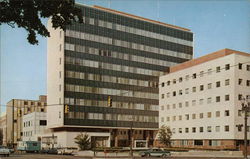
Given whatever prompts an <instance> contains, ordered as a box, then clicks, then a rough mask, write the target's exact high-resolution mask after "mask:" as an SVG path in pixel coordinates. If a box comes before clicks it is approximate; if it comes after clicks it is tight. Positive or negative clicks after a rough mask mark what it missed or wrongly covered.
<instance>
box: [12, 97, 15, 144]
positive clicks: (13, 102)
mask: <svg viewBox="0 0 250 159" xmlns="http://www.w3.org/2000/svg"><path fill="white" fill-rule="evenodd" d="M14 104H15V101H14V99H13V100H12V148H13V149H14V128H15V127H14V119H15V117H14Z"/></svg>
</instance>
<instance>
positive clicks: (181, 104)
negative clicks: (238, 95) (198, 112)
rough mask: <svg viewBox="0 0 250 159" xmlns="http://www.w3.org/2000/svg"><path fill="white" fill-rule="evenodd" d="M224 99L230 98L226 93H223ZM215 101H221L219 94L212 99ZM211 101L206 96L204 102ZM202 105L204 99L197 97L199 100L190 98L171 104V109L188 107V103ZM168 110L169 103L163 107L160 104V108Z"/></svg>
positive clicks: (208, 102) (209, 102) (210, 98)
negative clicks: (189, 99) (190, 99)
mask: <svg viewBox="0 0 250 159" xmlns="http://www.w3.org/2000/svg"><path fill="white" fill-rule="evenodd" d="M224 100H225V101H229V100H230V96H229V95H228V94H227V95H225V99H224ZM214 101H215V102H221V96H216V97H215V100H214ZM212 102H213V100H212V97H208V98H207V102H206V104H211V103H212ZM198 104H199V105H203V104H205V103H204V99H203V98H202V99H199V100H192V101H185V102H179V103H178V104H175V103H174V104H172V109H176V108H183V107H184V106H185V107H189V105H192V106H196V105H198ZM165 109H166V110H169V109H171V105H170V104H167V105H166V108H165V106H164V105H162V106H161V110H165Z"/></svg>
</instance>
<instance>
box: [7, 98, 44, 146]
mask: <svg viewBox="0 0 250 159" xmlns="http://www.w3.org/2000/svg"><path fill="white" fill-rule="evenodd" d="M46 101H47V97H46V96H44V95H41V96H39V100H27V99H12V100H10V101H9V102H8V103H7V108H6V125H7V127H6V134H7V135H6V142H7V144H8V145H12V146H14V147H15V146H16V144H17V141H22V138H23V116H24V115H26V114H30V113H32V112H46V109H47V108H46V105H47V102H46Z"/></svg>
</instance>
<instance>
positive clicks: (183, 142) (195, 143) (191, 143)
mask: <svg viewBox="0 0 250 159" xmlns="http://www.w3.org/2000/svg"><path fill="white" fill-rule="evenodd" d="M204 143H205V141H204V142H203V140H193V141H192V140H191V141H190V140H179V141H172V142H171V144H172V145H173V146H203V145H204ZM208 146H221V141H220V140H208Z"/></svg>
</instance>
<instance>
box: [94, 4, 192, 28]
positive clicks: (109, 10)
mask: <svg viewBox="0 0 250 159" xmlns="http://www.w3.org/2000/svg"><path fill="white" fill-rule="evenodd" d="M93 8H97V9H100V10H104V11H107V12H111V13H115V14H120V15H123V16H127V17H131V18H135V19H138V20H143V21H146V22H150V23H155V24H160V25H163V26H167V27H170V28H174V29H178V30H182V31H188V32H190V31H191V30H190V29H187V28H183V27H179V26H176V25H172V24H167V23H163V22H159V21H156V20H151V19H147V18H144V17H140V16H136V15H133V14H129V13H125V12H121V11H117V10H114V9H110V8H105V7H101V6H97V5H94V6H93Z"/></svg>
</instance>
